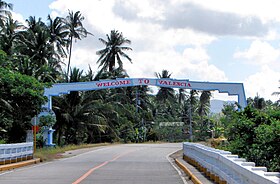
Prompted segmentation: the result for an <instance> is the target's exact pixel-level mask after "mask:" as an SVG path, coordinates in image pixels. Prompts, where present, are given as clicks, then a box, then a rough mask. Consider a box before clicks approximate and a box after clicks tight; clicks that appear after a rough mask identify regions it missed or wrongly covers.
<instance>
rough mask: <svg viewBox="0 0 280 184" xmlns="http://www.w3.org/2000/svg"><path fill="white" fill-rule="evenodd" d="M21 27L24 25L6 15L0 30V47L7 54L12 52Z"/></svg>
mask: <svg viewBox="0 0 280 184" xmlns="http://www.w3.org/2000/svg"><path fill="white" fill-rule="evenodd" d="M21 29H24V26H23V25H22V24H21V23H19V22H18V21H17V20H13V18H12V16H8V18H7V19H6V21H5V22H4V24H3V27H2V29H1V30H0V48H1V49H2V50H3V51H4V52H6V53H7V54H8V55H11V54H12V51H13V49H14V48H13V47H14V45H15V42H16V40H17V39H18V38H19V36H20V35H19V30H21Z"/></svg>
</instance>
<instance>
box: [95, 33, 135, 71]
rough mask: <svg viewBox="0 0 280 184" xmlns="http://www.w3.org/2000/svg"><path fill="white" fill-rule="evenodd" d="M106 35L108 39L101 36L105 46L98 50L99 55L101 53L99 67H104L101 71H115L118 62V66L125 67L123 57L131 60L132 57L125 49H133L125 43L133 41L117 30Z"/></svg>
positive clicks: (98, 61)
mask: <svg viewBox="0 0 280 184" xmlns="http://www.w3.org/2000/svg"><path fill="white" fill-rule="evenodd" d="M106 36H107V41H106V40H104V39H102V38H99V40H100V41H101V42H102V43H103V44H104V45H105V48H104V49H102V50H99V51H97V52H96V54H97V55H100V57H99V59H98V60H97V63H99V67H102V68H101V71H109V72H113V70H115V69H116V62H117V63H118V68H120V69H123V62H122V60H121V57H124V58H126V59H128V60H129V61H130V62H131V58H130V57H129V56H128V55H127V54H126V53H124V51H127V50H132V49H131V48H130V47H127V46H123V45H124V44H130V43H131V41H130V40H128V39H127V38H125V37H123V34H122V33H119V32H118V31H116V30H112V31H111V33H110V35H108V34H107V35H106Z"/></svg>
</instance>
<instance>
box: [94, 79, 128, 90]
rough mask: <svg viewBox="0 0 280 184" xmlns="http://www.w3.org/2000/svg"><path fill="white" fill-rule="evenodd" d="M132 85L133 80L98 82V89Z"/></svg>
mask: <svg viewBox="0 0 280 184" xmlns="http://www.w3.org/2000/svg"><path fill="white" fill-rule="evenodd" d="M129 84H131V80H117V81H106V82H97V83H96V86H97V87H99V88H100V87H110V86H112V87H113V86H114V87H119V86H126V85H129Z"/></svg>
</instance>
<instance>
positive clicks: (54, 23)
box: [48, 15, 69, 57]
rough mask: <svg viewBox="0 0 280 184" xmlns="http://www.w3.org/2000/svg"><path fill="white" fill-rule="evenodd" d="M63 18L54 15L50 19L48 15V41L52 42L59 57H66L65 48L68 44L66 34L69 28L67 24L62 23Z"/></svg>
mask: <svg viewBox="0 0 280 184" xmlns="http://www.w3.org/2000/svg"><path fill="white" fill-rule="evenodd" d="M63 21H64V19H63V18H61V17H56V18H55V19H52V18H51V16H50V15H48V28H49V31H50V42H51V43H52V44H54V47H55V48H56V51H57V52H58V53H59V55H60V56H61V57H66V56H67V54H66V51H65V48H66V47H67V45H68V44H69V43H68V42H69V40H68V39H67V36H68V35H69V30H68V29H67V26H66V25H65V24H63Z"/></svg>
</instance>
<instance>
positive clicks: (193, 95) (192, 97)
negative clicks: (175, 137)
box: [188, 90, 198, 141]
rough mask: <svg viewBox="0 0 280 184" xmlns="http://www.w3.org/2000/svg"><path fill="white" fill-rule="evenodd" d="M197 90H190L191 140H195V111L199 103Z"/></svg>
mask: <svg viewBox="0 0 280 184" xmlns="http://www.w3.org/2000/svg"><path fill="white" fill-rule="evenodd" d="M197 94H198V93H197V91H196V90H191V91H190V96H189V99H188V102H189V103H188V104H189V121H190V122H189V123H190V124H189V126H190V127H189V133H190V140H191V141H193V114H194V112H195V107H196V105H197V97H196V95H197Z"/></svg>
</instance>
